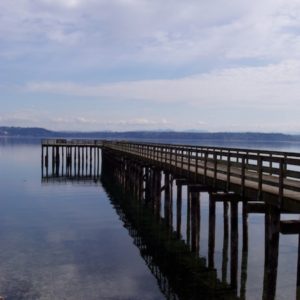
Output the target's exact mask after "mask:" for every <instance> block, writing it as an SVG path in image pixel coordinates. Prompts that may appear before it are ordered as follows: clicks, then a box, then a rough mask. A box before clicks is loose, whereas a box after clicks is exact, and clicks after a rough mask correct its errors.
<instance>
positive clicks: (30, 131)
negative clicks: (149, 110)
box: [0, 126, 300, 143]
mask: <svg viewBox="0 0 300 300" xmlns="http://www.w3.org/2000/svg"><path fill="white" fill-rule="evenodd" d="M0 138H2V139H3V138H37V139H43V138H45V139H46V138H70V139H72V138H73V139H74V138H87V139H145V140H149V139H152V140H162V139H163V140H168V139H169V140H207V141H212V140H214V141H224V142H225V141H226V142H228V141H231V142H238V141H255V142H264V143H266V142H300V135H292V134H283V133H260V132H179V131H124V132H117V131H116V132H114V131H99V132H68V131H51V130H47V129H44V128H34V127H33V128H25V127H7V126H3V127H0Z"/></svg>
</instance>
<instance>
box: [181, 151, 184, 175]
mask: <svg viewBox="0 0 300 300" xmlns="http://www.w3.org/2000/svg"><path fill="white" fill-rule="evenodd" d="M183 155H184V148H181V172H183Z"/></svg>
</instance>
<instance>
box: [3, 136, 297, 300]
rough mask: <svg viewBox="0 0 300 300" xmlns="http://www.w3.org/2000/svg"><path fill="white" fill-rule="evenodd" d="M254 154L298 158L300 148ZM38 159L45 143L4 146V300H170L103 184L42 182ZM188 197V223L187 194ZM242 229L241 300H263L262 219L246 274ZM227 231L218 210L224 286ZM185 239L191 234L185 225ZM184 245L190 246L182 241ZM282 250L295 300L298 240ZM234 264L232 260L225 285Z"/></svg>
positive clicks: (283, 273)
mask: <svg viewBox="0 0 300 300" xmlns="http://www.w3.org/2000/svg"><path fill="white" fill-rule="evenodd" d="M235 145H237V144H235ZM222 146H226V145H224V144H223V145H222ZM230 146H234V145H230ZM239 146H241V147H247V144H243V145H239ZM251 146H252V147H253V145H251ZM256 146H257V147H256V148H265V149H266V148H269V149H278V150H287V151H297V152H300V145H297V144H275V145H274V144H269V145H260V146H259V145H256ZM40 152H41V148H40V145H39V142H29V141H26V142H24V141H21V140H18V141H17V142H12V141H3V140H2V141H1V142H0V190H1V192H0V193H1V194H0V195H1V196H0V243H1V251H0V270H1V272H0V295H1V296H4V297H5V299H166V294H167V293H166V291H165V290H164V287H162V281H161V280H159V279H158V278H157V276H155V273H157V272H158V270H156V271H155V270H154V271H153V269H152V271H151V270H150V269H151V267H150V266H149V267H148V266H147V264H148V265H149V262H147V260H146V258H145V255H143V254H142V250H141V249H140V248H139V245H137V239H136V237H135V236H134V234H133V231H132V229H130V228H131V227H132V226H133V225H130V224H128V222H129V223H130V220H127V219H126V218H127V217H126V216H124V212H123V211H122V209H123V208H122V207H120V204H119V203H118V199H116V198H117V197H115V196H114V195H112V194H111V191H107V190H105V189H104V187H103V185H102V183H101V181H100V180H96V181H85V182H80V181H73V182H70V181H65V182H48V183H45V182H42V181H41V161H40V155H41V153H40ZM107 192H108V193H109V195H108V194H107ZM183 195H184V196H183V208H182V211H183V215H182V218H183V219H184V218H186V213H185V212H186V201H184V200H185V199H186V191H185V190H184V191H183ZM200 197H201V201H200V203H201V230H200V248H199V254H200V257H202V258H203V259H204V260H203V261H204V264H207V257H208V239H209V237H208V206H209V205H208V195H207V194H206V193H201V196H200ZM173 209H174V211H175V209H176V208H175V205H174V207H173ZM239 211H241V207H239ZM289 218H291V219H295V218H297V219H298V215H296V216H295V215H286V216H282V219H289ZM131 221H132V220H131ZM241 223H242V221H241V218H239V237H240V238H239V257H238V261H239V267H238V270H239V271H238V272H239V273H238V288H237V294H236V295H237V296H240V295H244V293H245V298H246V299H262V295H263V284H264V229H263V226H264V216H263V215H259V214H251V215H249V218H248V230H249V238H248V253H247V268H246V272H245V270H244V273H243V274H241V273H242V272H241V270H242V268H241V265H242V255H241V250H242V238H241V232H242V230H241V226H242V224H241ZM222 225H223V204H222V203H217V207H216V245H215V254H214V259H215V268H216V272H217V276H218V278H219V279H220V280H221V279H222V276H223V277H224V273H222V271H224V266H222V261H223V260H222V258H223V227H222ZM174 226H175V220H174ZM133 227H134V226H133ZM182 232H183V233H184V232H186V225H185V223H184V222H183V224H182ZM182 240H186V236H185V235H184V234H183V236H182ZM279 243H280V246H279V257H278V259H279V261H278V274H277V286H276V299H295V298H296V285H297V284H296V280H297V257H298V236H297V235H280V242H279ZM229 253H230V252H229ZM162 255H164V253H162ZM156 259H157V258H156ZM165 259H167V258H165ZM229 264H230V259H229V261H228V271H227V273H226V275H225V279H226V281H227V282H229V278H230V266H229ZM150 265H151V264H150ZM166 273H167V271H166ZM163 275H164V274H162V276H163ZM242 275H243V276H244V277H245V275H246V280H245V278H244V277H243V276H242ZM241 277H243V278H244V279H243V280H241ZM165 280H168V278H165ZM170 290H172V287H170ZM173 290H174V289H173ZM243 290H245V292H243ZM173 296H174V297H175V295H174V294H173Z"/></svg>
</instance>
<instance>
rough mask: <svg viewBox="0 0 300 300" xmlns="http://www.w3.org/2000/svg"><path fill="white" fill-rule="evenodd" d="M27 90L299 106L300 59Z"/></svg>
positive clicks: (35, 84) (51, 84) (42, 85)
mask: <svg viewBox="0 0 300 300" xmlns="http://www.w3.org/2000/svg"><path fill="white" fill-rule="evenodd" d="M25 89H26V90H27V91H29V92H42V93H55V94H62V95H72V96H84V97H96V98H99V101H100V100H101V99H107V98H109V99H116V100H124V101H125V100H126V101H127V100H135V101H147V102H174V103H186V104H189V105H197V106H203V105H205V106H224V105H226V106H229V107H230V106H234V107H239V106H257V107H261V106H268V105H272V106H273V107H275V106H278V107H281V106H287V105H290V106H295V107H299V106H300V102H299V95H300V61H286V62H282V63H279V64H271V65H268V66H265V67H238V68H230V69H225V70H222V71H212V72H209V73H206V74H201V75H197V76H192V77H185V78H180V79H174V80H141V81H131V82H119V83H109V84H99V85H84V84H75V83H70V82H67V83H64V82H63V83H60V82H58V83H56V82H33V83H28V84H27V85H26V87H25Z"/></svg>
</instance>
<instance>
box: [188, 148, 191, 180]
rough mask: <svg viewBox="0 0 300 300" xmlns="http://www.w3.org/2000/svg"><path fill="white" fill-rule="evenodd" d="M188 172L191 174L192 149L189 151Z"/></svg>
mask: <svg viewBox="0 0 300 300" xmlns="http://www.w3.org/2000/svg"><path fill="white" fill-rule="evenodd" d="M188 172H189V176H190V173H191V149H188Z"/></svg>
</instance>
